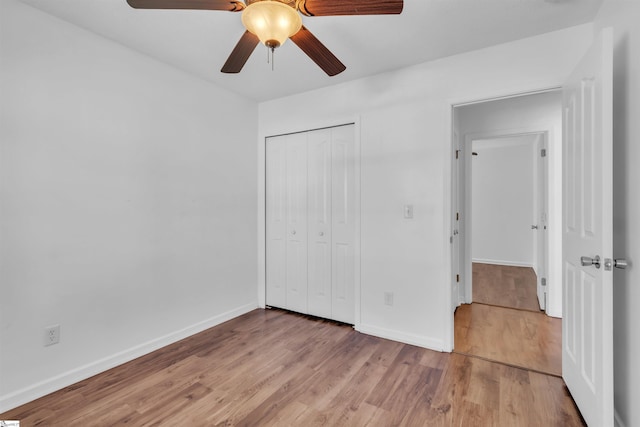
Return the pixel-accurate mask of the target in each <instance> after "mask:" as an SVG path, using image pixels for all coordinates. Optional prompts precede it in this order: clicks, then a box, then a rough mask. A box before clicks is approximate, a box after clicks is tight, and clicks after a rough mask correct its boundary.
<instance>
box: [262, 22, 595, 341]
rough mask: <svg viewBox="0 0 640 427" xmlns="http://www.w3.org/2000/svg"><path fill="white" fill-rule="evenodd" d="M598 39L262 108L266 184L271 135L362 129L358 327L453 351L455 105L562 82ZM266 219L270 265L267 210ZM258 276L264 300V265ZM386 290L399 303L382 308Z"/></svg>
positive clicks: (427, 66) (532, 44)
mask: <svg viewBox="0 0 640 427" xmlns="http://www.w3.org/2000/svg"><path fill="white" fill-rule="evenodd" d="M591 37H592V26H591V25H583V26H580V27H574V28H570V29H567V30H563V31H559V32H554V33H549V34H545V35H542V36H538V37H534V38H529V39H524V40H520V41H517V42H513V43H508V44H504V45H499V46H495V47H491V48H488V49H483V50H478V51H474V52H470V53H466V54H462V55H457V56H452V57H449V58H445V59H442V60H439V61H433V62H428V63H424V64H421V65H417V66H414V67H409V68H405V69H401V70H397V71H394V72H390V73H385V74H381V75H378V76H374V77H370V78H366V79H360V80H355V81H352V82H349V83H344V84H340V85H335V86H333V87H328V88H324V89H320V90H315V91H311V92H308V93H304V94H299V95H295V96H291V97H286V98H282V99H278V100H273V101H269V102H264V103H262V104H260V107H259V133H260V137H259V140H258V148H259V156H260V157H259V160H258V165H259V167H260V171H259V182H258V188H259V189H263V188H264V137H265V136H269V135H277V134H280V133H287V132H292V131H298V130H304V129H311V128H315V127H321V126H326V125H332V124H340V123H345V122H349V121H357V122H358V124H359V126H360V150H361V165H360V166H361V175H360V176H361V211H362V223H361V258H362V259H361V284H360V290H359V291H360V299H359V304H360V306H359V307H358V308H357V310H356V313H358V312H359V313H360V318H357V319H356V327H357V328H358V329H359V330H361V331H365V332H368V333H372V334H375V335H379V336H386V337H390V338H394V339H398V340H400V341H405V342H411V343H414V344H418V345H423V346H426V347H430V348H435V349H443V350H451V348H452V344H453V342H452V341H453V313H452V311H451V309H450V307H451V301H450V299H451V292H450V291H449V289H450V288H449V286H450V284H451V267H450V257H451V254H450V246H449V236H450V233H451V209H450V207H451V191H450V182H451V167H450V153H451V148H450V145H451V111H452V110H451V108H452V105H453V104H458V103H462V102H465V101H471V100H479V99H488V98H493V97H496V96H502V95H507V94H513V93H522V92H527V91H532V90H538V89H541V88H549V87H557V86H560V85H562V83H563V82H564V80H565V78H566V76H567V75H568V74H569V72H570V70H571V69H573V67H574V65H575V64H576V63H577V61H578V59H579V58H580V57H581V56H582V53H583V52H584V51H585V49H586V47H587V46H588V44H589V42H590V39H591ZM404 204H413V205H414V219H413V220H405V219H404V218H403V212H402V206H403V205H404ZM258 211H259V212H260V213H261V215H264V214H263V213H262V212H264V197H263V196H261V198H260V201H259V208H258ZM258 224H259V227H260V228H259V233H258V236H259V238H260V239H261V240H260V241H259V243H258V248H259V251H260V252H259V259H260V260H261V262H262V263H264V252H263V250H261V248H263V247H264V216H262V217H261V218H259V219H258ZM258 271H259V274H260V275H259V281H260V283H259V291H260V292H262V294H261V303H264V274H263V273H262V272H263V271H264V268H263V265H261V266H260V267H259V268H258ZM387 291H391V292H394V297H395V298H394V306H393V307H388V306H385V305H384V298H383V294H384V292H387ZM358 309H359V311H358Z"/></svg>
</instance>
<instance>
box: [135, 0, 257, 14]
mask: <svg viewBox="0 0 640 427" xmlns="http://www.w3.org/2000/svg"><path fill="white" fill-rule="evenodd" d="M127 3H129V6H131V7H133V8H135V9H196V10H227V11H229V12H239V11H241V10H242V9H244V8H245V5H244V3H242V2H241V1H235V0H127Z"/></svg>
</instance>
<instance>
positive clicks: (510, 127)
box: [452, 91, 562, 375]
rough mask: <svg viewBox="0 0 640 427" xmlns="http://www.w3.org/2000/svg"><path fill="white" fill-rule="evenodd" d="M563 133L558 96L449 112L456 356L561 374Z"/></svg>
mask: <svg viewBox="0 0 640 427" xmlns="http://www.w3.org/2000/svg"><path fill="white" fill-rule="evenodd" d="M561 132H562V115H561V95H560V93H559V92H558V91H548V92H543V93H536V94H530V95H525V96H516V97H511V98H506V99H500V100H490V101H485V102H479V103H473V104H466V105H459V106H456V107H455V108H454V111H453V132H452V135H453V137H454V140H453V146H454V160H453V161H454V167H453V173H454V176H453V181H454V185H453V187H452V188H453V191H454V197H453V200H454V215H455V218H454V220H455V230H454V233H453V235H454V237H457V240H458V241H457V244H456V242H454V241H452V243H454V244H453V245H452V248H453V251H454V253H453V254H452V258H453V264H454V267H453V268H454V270H456V271H455V272H454V273H455V274H454V275H453V277H454V280H456V279H457V280H456V284H457V286H453V288H457V289H456V291H457V292H456V291H454V293H456V295H454V305H455V306H456V308H457V310H456V314H455V317H454V326H455V335H454V351H456V352H462V353H465V354H471V355H477V356H479V357H483V358H487V359H492V360H496V361H499V362H504V363H508V364H512V365H517V366H521V367H524V368H527V369H533V370H538V371H541V372H545V373H550V374H553V375H560V373H561V357H560V356H559V355H560V354H561V323H560V322H561V321H560V319H559V318H560V317H561V314H562V312H561V307H562V302H561V297H562V295H561V283H562V281H561V273H560V275H558V268H557V267H558V266H559V263H558V262H557V259H558V258H557V257H558V255H559V254H561V247H560V246H559V245H557V244H556V243H557V239H556V234H557V232H559V231H560V228H559V227H558V228H557V229H552V228H551V227H549V225H550V223H553V225H554V226H555V225H556V224H560V223H561V218H562V216H561V214H562V213H561V209H560V206H561V204H560V202H559V201H561V200H562V199H561V197H562V195H561V189H560V187H561V186H560V185H559V182H558V179H559V174H558V169H557V168H556V166H557V165H561V158H560V154H559V153H560V152H561V147H560V145H561V144H560V142H561ZM550 153H553V154H554V156H552V157H551V159H552V162H549V158H550V156H549V154H550ZM556 155H557V157H556ZM550 261H551V262H550ZM550 267H551V268H550ZM554 285H555V286H554ZM455 297H457V301H456V300H455ZM462 304H464V305H462ZM461 305H462V306H461ZM541 310H542V311H541ZM552 316H554V317H555V318H554V317H552ZM525 338H526V339H525ZM523 339H524V340H523ZM540 343H542V344H540ZM498 344H499V345H498ZM547 362H550V364H547Z"/></svg>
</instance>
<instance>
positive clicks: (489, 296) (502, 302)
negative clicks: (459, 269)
mask: <svg viewBox="0 0 640 427" xmlns="http://www.w3.org/2000/svg"><path fill="white" fill-rule="evenodd" d="M472 274H473V302H478V303H482V304H490V305H497V306H501V307H510V308H518V309H521V310H530V311H540V305H539V304H538V296H537V280H538V279H537V277H536V274H535V272H534V271H533V269H532V268H531V267H514V266H508V265H495V264H482V263H476V262H474V263H473V265H472Z"/></svg>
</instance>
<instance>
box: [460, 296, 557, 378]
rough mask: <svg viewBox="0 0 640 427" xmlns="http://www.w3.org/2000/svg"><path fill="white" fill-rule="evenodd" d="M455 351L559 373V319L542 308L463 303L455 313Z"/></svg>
mask: <svg viewBox="0 0 640 427" xmlns="http://www.w3.org/2000/svg"><path fill="white" fill-rule="evenodd" d="M455 325H456V327H455V351H456V352H459V353H463V354H470V355H475V356H479V357H483V358H486V359H489V360H495V361H498V362H503V363H508V364H512V365H515V366H521V367H524V368H527V369H532V370H537V371H541V372H545V373H549V374H552V375H561V374H562V344H561V343H562V320H561V319H556V318H553V317H549V316H547V315H546V314H544V313H541V312H538V313H536V312H531V311H524V310H514V309H510V308H503V307H495V306H488V305H484V304H465V305H461V306H460V307H458V309H457V310H456V313H455Z"/></svg>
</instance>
